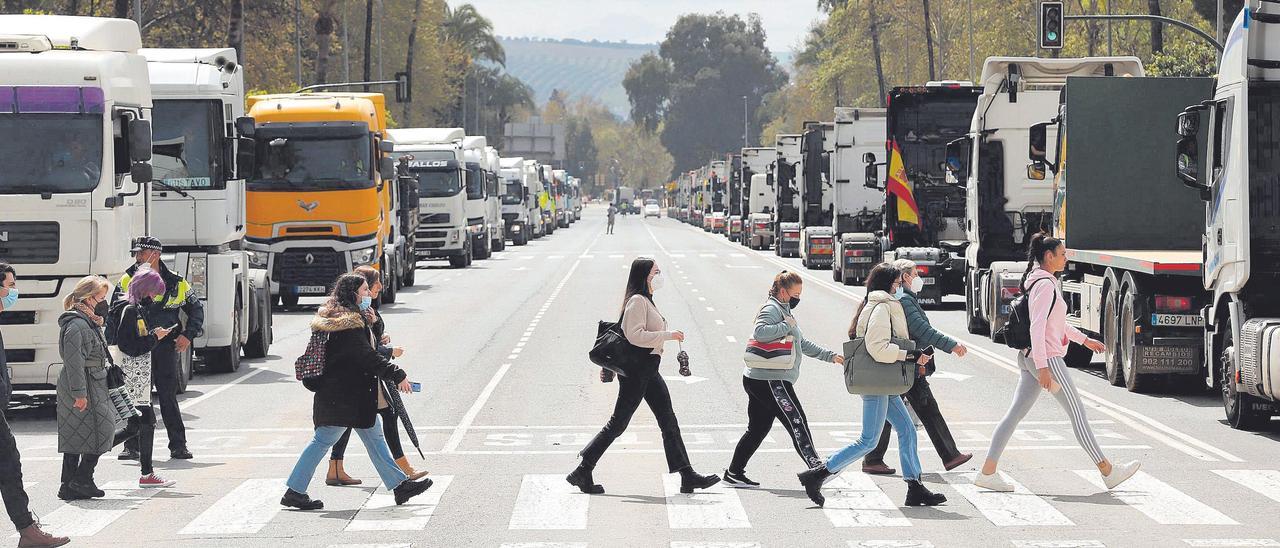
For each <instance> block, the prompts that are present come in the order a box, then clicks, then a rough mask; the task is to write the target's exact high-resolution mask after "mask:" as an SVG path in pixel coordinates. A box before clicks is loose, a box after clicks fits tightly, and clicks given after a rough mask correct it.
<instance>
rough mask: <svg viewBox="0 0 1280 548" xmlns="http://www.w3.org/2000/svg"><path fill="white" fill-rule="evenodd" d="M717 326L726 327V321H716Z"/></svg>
mask: <svg viewBox="0 0 1280 548" xmlns="http://www.w3.org/2000/svg"><path fill="white" fill-rule="evenodd" d="M716 325H724V320H716Z"/></svg>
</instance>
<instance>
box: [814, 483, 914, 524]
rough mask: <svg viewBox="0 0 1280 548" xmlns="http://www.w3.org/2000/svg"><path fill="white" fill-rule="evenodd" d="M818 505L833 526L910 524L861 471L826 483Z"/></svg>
mask: <svg viewBox="0 0 1280 548" xmlns="http://www.w3.org/2000/svg"><path fill="white" fill-rule="evenodd" d="M826 489H827V491H828V493H827V503H826V505H824V506H823V507H822V511H823V513H825V514H826V515H827V519H829V520H831V525H833V526H835V527H910V526H911V521H910V520H908V519H907V518H906V517H904V516H903V515H902V511H901V510H899V509H898V506H897V505H896V504H894V503H893V501H891V500H889V497H888V496H887V495H885V494H884V491H881V490H880V488H879V487H877V486H876V482H875V481H872V479H871V478H870V477H869V476H867V475H865V474H845V475H842V476H838V477H836V479H833V480H831V481H830V482H828V483H827V485H826Z"/></svg>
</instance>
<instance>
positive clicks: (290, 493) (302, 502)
mask: <svg viewBox="0 0 1280 548" xmlns="http://www.w3.org/2000/svg"><path fill="white" fill-rule="evenodd" d="M280 505H281V506H288V507H290V508H297V509H299V510H323V509H324V503H323V502H321V501H320V499H313V498H311V497H309V496H307V494H306V493H299V492H297V491H294V490H293V489H285V492H284V496H283V497H280Z"/></svg>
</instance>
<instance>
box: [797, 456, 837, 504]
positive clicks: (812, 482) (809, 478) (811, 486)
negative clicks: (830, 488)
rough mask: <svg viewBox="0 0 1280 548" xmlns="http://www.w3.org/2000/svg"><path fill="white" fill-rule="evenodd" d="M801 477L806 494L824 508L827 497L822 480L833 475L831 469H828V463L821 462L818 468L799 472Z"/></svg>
mask: <svg viewBox="0 0 1280 548" xmlns="http://www.w3.org/2000/svg"><path fill="white" fill-rule="evenodd" d="M797 477H799V478H800V485H803V486H804V494H806V495H809V500H812V501H813V503H814V504H817V505H818V508H822V505H823V504H826V502H827V497H824V496H822V482H823V481H825V480H826V479H827V478H829V477H831V471H830V470H827V465H826V464H825V463H824V464H819V465H818V467H817V468H810V469H808V470H805V471H804V472H800V473H799V474H797Z"/></svg>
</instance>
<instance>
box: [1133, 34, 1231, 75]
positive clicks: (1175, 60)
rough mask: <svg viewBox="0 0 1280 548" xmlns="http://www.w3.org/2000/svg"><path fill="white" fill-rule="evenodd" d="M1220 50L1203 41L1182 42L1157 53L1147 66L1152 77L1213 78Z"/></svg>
mask: <svg viewBox="0 0 1280 548" xmlns="http://www.w3.org/2000/svg"><path fill="white" fill-rule="evenodd" d="M1217 65H1218V50H1216V49H1214V47H1213V46H1210V45H1209V44H1207V43H1205V42H1203V41H1201V40H1195V41H1181V42H1177V43H1175V44H1172V45H1170V46H1169V47H1167V48H1165V50H1164V51H1162V52H1159V53H1156V54H1155V55H1154V56H1153V58H1152V59H1151V63H1149V64H1148V65H1147V72H1148V74H1150V75H1151V76H1213V75H1214V74H1215V73H1217V71H1218V67H1217Z"/></svg>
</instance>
